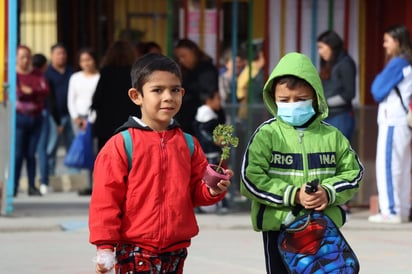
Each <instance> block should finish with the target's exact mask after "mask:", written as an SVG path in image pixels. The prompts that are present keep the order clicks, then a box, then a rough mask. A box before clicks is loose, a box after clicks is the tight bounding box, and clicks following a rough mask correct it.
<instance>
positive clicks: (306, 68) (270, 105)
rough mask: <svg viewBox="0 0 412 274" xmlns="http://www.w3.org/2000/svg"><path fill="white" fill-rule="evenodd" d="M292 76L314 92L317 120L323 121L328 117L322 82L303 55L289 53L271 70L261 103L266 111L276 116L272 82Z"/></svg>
mask: <svg viewBox="0 0 412 274" xmlns="http://www.w3.org/2000/svg"><path fill="white" fill-rule="evenodd" d="M287 75H292V76H295V77H298V78H301V79H303V80H305V81H306V82H308V83H309V84H310V85H311V86H312V87H313V89H314V90H315V92H316V96H317V101H318V113H317V114H316V115H317V116H318V118H317V119H319V117H320V119H322V120H323V119H325V118H326V117H327V116H328V106H327V104H326V100H325V95H324V93H323V87H322V82H321V80H320V78H319V74H318V71H317V70H316V68H315V67H314V66H313V64H312V61H311V60H310V59H309V58H308V57H307V56H306V55H304V54H301V53H297V52H291V53H288V54H286V55H285V56H284V57H282V59H280V61H279V63H278V64H277V65H276V67H275V68H274V69H273V71H272V73H271V74H270V76H269V79H268V80H267V81H266V84H265V86H264V88H263V101H264V102H265V105H266V108H267V109H268V111H269V112H270V113H271V114H272V115H274V116H276V115H277V106H276V102H275V100H274V98H273V82H274V80H275V79H276V78H279V77H281V76H287Z"/></svg>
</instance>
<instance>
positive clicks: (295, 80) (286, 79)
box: [269, 75, 319, 112]
mask: <svg viewBox="0 0 412 274" xmlns="http://www.w3.org/2000/svg"><path fill="white" fill-rule="evenodd" d="M278 84H280V85H283V84H286V86H287V87H288V89H292V90H293V89H295V88H297V87H309V88H310V89H311V90H312V92H313V101H314V102H317V94H316V91H315V89H314V88H313V87H312V85H311V84H309V83H308V82H307V81H306V80H305V79H302V78H299V77H296V76H294V75H285V76H280V77H278V78H275V79H274V80H273V85H272V91H273V92H271V93H269V94H270V96H272V98H273V101H275V102H276V99H275V97H274V96H275V90H276V86H277V85H278ZM313 108H314V109H315V112H318V110H319V106H318V103H315V104H314V107H313Z"/></svg>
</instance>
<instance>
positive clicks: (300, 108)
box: [276, 100, 315, 126]
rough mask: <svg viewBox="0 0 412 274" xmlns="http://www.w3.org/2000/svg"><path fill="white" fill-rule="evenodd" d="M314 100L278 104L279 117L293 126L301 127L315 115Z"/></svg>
mask: <svg viewBox="0 0 412 274" xmlns="http://www.w3.org/2000/svg"><path fill="white" fill-rule="evenodd" d="M312 101H313V100H306V101H299V102H293V103H283V102H276V105H277V106H278V117H279V118H280V119H282V120H283V121H285V122H286V123H288V124H290V125H292V126H301V125H303V124H305V123H306V122H307V121H309V120H310V118H312V117H313V115H315V110H314V109H313V107H312Z"/></svg>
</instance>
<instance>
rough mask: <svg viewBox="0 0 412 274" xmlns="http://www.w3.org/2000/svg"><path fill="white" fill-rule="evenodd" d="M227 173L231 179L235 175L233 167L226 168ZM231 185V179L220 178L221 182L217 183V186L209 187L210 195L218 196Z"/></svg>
mask: <svg viewBox="0 0 412 274" xmlns="http://www.w3.org/2000/svg"><path fill="white" fill-rule="evenodd" d="M225 174H226V175H229V179H230V178H232V176H233V171H232V170H231V169H226V170H225ZM229 186H230V181H229V180H220V181H219V183H217V186H216V187H214V188H209V192H210V195H212V196H218V195H220V194H221V193H223V192H225V191H227V189H228V188H229Z"/></svg>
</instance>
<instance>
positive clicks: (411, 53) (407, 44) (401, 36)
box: [385, 24, 412, 62]
mask: <svg viewBox="0 0 412 274" xmlns="http://www.w3.org/2000/svg"><path fill="white" fill-rule="evenodd" d="M385 33H386V34H388V35H389V36H391V37H392V38H393V39H395V40H396V41H398V42H399V48H400V51H399V53H398V55H404V56H403V57H405V58H406V59H408V61H409V62H411V61H412V60H411V58H412V42H411V36H410V33H409V31H408V29H407V28H406V27H405V26H404V25H401V24H399V25H394V26H391V27H389V28H387V29H386V30H385ZM387 57H389V56H387ZM390 57H392V56H390Z"/></svg>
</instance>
